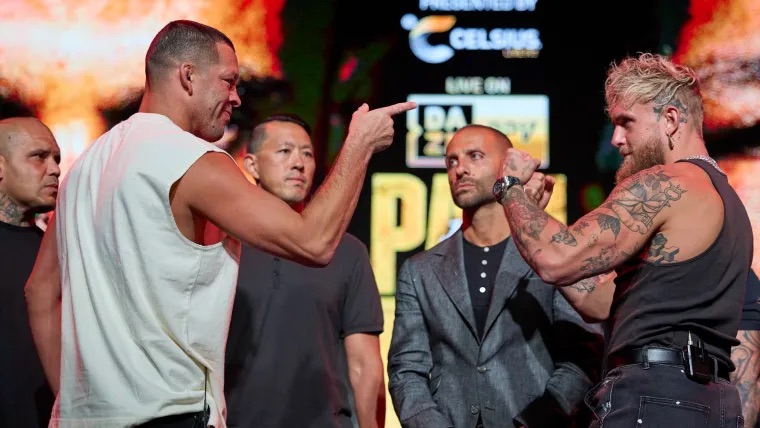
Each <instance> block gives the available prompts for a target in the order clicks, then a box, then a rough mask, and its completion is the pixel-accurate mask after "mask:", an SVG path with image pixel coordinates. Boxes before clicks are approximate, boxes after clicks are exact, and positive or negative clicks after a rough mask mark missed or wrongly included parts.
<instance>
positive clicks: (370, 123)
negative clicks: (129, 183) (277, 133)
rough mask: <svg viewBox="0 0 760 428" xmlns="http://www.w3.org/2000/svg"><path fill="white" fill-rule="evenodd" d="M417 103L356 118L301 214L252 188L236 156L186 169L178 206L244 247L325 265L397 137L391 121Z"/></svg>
mask: <svg viewBox="0 0 760 428" xmlns="http://www.w3.org/2000/svg"><path fill="white" fill-rule="evenodd" d="M414 106H415V104H414V103H409V102H407V103H399V104H395V105H392V106H388V107H383V108H379V109H375V110H372V111H367V109H364V108H360V109H359V110H358V111H357V112H356V113H354V117H353V119H352V121H351V124H350V126H349V134H348V137H347V139H346V141H345V143H344V144H343V148H342V149H341V151H340V153H339V155H338V157H337V159H336V161H335V164H334V165H333V168H332V170H331V171H330V173H329V174H328V176H327V178H326V179H325V182H324V184H323V185H322V186H320V188H319V189H318V190H317V192H316V194H315V195H314V198H313V199H312V201H311V203H309V205H308V206H307V207H306V209H305V210H304V211H303V212H301V213H297V212H295V211H293V210H292V209H291V208H290V207H289V206H288V205H287V204H286V203H285V202H283V201H281V200H279V199H278V198H277V197H275V196H273V195H271V194H269V193H267V192H266V191H264V190H262V189H260V188H258V187H256V186H254V185H253V184H251V182H249V181H248V180H247V179H246V178H245V176H244V175H243V173H242V171H240V169H239V168H238V166H237V165H236V164H235V163H234V162H233V161H232V159H231V158H230V157H229V156H227V155H225V154H221V153H207V154H205V155H203V156H201V158H200V159H199V160H198V161H196V162H195V163H194V164H193V165H192V166H191V167H190V168H189V169H188V171H187V173H185V175H184V176H183V177H182V178H181V179H180V180H179V181H178V183H177V184H176V187H175V192H174V201H177V200H179V201H182V203H181V204H180V205H181V206H187V207H189V209H190V210H191V211H193V212H194V213H198V214H200V216H202V217H204V218H206V219H208V220H209V221H211V222H212V223H213V224H214V225H216V226H217V227H218V228H220V229H221V230H223V231H225V232H226V233H228V234H230V235H232V236H234V237H235V238H237V239H239V240H240V241H242V242H244V243H246V244H249V245H252V246H255V247H258V248H260V249H262V250H264V251H267V252H269V253H272V254H275V255H279V256H282V257H285V258H288V259H291V260H294V261H296V262H299V263H302V264H307V265H320V266H323V265H325V264H327V263H329V261H330V260H331V259H332V256H333V254H334V253H335V249H336V248H337V246H338V243H339V242H340V239H341V237H342V235H343V233H344V232H345V230H346V227H348V223H349V221H350V219H351V216H352V215H353V213H354V209H355V208H356V203H357V201H358V199H359V193H360V191H361V188H362V184H363V183H364V176H365V174H366V171H367V164H368V163H369V159H370V157H371V156H372V153H373V151H374V150H375V149H380V148H382V146H384V145H385V146H387V144H390V141H391V140H392V138H393V120H392V119H391V116H393V115H395V114H398V113H402V112H404V111H407V110H410V109H411V108H414ZM363 107H366V106H363Z"/></svg>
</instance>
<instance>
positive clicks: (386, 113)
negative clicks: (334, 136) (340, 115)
mask: <svg viewBox="0 0 760 428" xmlns="http://www.w3.org/2000/svg"><path fill="white" fill-rule="evenodd" d="M413 108H417V103H414V102H410V101H408V102H403V103H398V104H393V105H390V106H387V107H380V108H376V109H374V110H370V109H369V106H368V105H367V104H366V103H365V104H362V105H361V106H360V107H359V108H358V109H357V110H356V111H355V112H354V114H353V115H352V116H351V123H350V124H349V125H348V137H349V138H348V140H353V139H356V140H357V141H362V142H364V143H365V144H368V145H370V146H371V147H372V151H373V152H374V153H377V152H380V151H382V150H385V149H386V148H388V146H390V145H391V143H392V142H393V119H392V117H393V116H395V115H397V114H399V113H403V112H406V111H409V110H411V109H413Z"/></svg>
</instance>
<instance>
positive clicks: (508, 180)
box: [493, 175, 522, 202]
mask: <svg viewBox="0 0 760 428" xmlns="http://www.w3.org/2000/svg"><path fill="white" fill-rule="evenodd" d="M512 186H522V181H520V179H519V178H517V177H513V176H511V175H505V176H504V177H501V178H500V179H498V180H496V183H494V184H493V196H494V198H496V200H497V201H499V202H501V199H502V198H503V197H504V194H505V193H507V190H509V188H510V187H512Z"/></svg>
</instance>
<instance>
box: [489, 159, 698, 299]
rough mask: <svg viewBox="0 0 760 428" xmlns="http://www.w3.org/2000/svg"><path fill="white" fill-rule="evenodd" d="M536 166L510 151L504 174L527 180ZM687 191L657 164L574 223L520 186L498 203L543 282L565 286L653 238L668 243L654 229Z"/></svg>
mask: <svg viewBox="0 0 760 428" xmlns="http://www.w3.org/2000/svg"><path fill="white" fill-rule="evenodd" d="M535 165H537V163H536V162H535V161H534V160H532V159H530V157H529V156H525V154H523V153H522V152H520V151H518V150H515V149H509V150H508V151H507V155H506V159H505V161H504V163H503V165H502V172H503V173H504V175H513V176H515V177H518V178H520V179H521V180H522V181H523V182H527V181H528V179H529V178H530V176H531V174H532V173H533V171H534V169H535ZM685 192H686V189H685V187H684V183H683V180H681V179H679V177H677V176H675V174H673V173H672V172H669V171H668V170H667V168H666V167H662V166H657V167H653V168H650V169H647V170H644V171H641V172H639V173H637V174H634V175H633V176H631V177H629V178H627V179H626V180H624V181H623V182H622V183H620V184H619V185H618V186H617V187H615V189H614V190H613V191H612V193H611V194H610V196H609V198H608V199H607V200H606V201H605V202H604V204H602V205H601V206H600V207H599V208H597V209H595V210H594V211H592V212H590V213H589V214H587V215H585V216H583V217H582V218H581V219H579V220H578V221H577V222H576V223H575V224H574V225H572V226H571V227H568V226H565V225H564V224H562V223H561V222H559V221H558V220H556V219H555V218H553V217H551V216H550V215H549V214H547V213H546V212H544V211H543V210H542V209H541V208H540V207H539V206H538V205H537V204H536V202H535V201H534V200H532V199H531V198H529V197H528V196H527V195H526V194H525V191H524V189H523V188H522V186H514V187H512V188H510V189H509V190H508V191H507V192H506V194H505V195H504V197H503V198H502V200H501V201H500V202H501V204H502V205H503V206H504V211H505V212H506V215H507V219H508V221H509V225H510V228H511V230H512V236H513V238H514V240H515V243H516V245H517V247H518V249H519V250H520V253H521V254H522V255H523V258H525V260H526V261H527V262H528V264H529V265H530V266H531V267H532V268H533V269H534V270H535V271H536V272H537V273H538V274H539V275H540V276H541V278H543V279H544V281H546V282H548V283H551V284H555V285H560V286H564V285H570V284H573V283H576V282H578V281H580V280H582V279H585V278H588V277H592V276H595V275H598V274H601V273H605V272H609V271H610V270H613V269H614V268H616V267H618V266H619V265H620V264H621V263H623V262H624V261H625V260H627V259H628V258H629V257H630V256H631V255H633V254H636V253H638V252H639V251H641V250H642V249H643V248H644V245H645V244H646V243H647V241H649V240H650V239H652V238H653V237H654V242H655V243H656V242H658V241H663V247H664V241H666V238H665V237H664V236H662V235H660V236H657V237H655V233H656V232H657V231H658V230H659V228H660V226H661V225H662V224H663V222H664V219H665V218H666V217H667V216H668V213H669V210H671V209H672V205H673V204H674V203H677V201H678V200H679V199H681V195H682V194H683V193H685ZM652 256H654V255H652Z"/></svg>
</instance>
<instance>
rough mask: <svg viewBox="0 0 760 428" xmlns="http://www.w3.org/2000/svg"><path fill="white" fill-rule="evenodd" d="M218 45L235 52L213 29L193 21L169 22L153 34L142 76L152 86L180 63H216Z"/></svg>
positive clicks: (221, 35) (227, 38) (220, 34)
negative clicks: (168, 69) (168, 70)
mask: <svg viewBox="0 0 760 428" xmlns="http://www.w3.org/2000/svg"><path fill="white" fill-rule="evenodd" d="M217 43H223V44H226V45H227V46H229V47H231V48H232V50H233V51H234V50H235V45H234V44H232V40H230V39H229V37H227V36H225V35H224V33H222V32H221V31H219V30H217V29H216V28H213V27H209V26H208V25H204V24H201V23H198V22H195V21H188V20H179V21H172V22H170V23H168V24H166V26H164V28H162V29H161V31H159V32H158V34H156V37H154V38H153V41H152V42H151V43H150V47H148V53H147V54H146V55H145V76H146V77H147V78H148V82H149V83H150V82H155V81H156V79H158V78H159V77H160V75H161V73H162V72H163V71H165V70H166V68H168V67H170V66H175V65H177V64H179V63H181V62H183V61H188V60H189V61H195V62H198V63H206V64H210V63H215V62H216V61H219V50H218V49H217V46H216V45H217Z"/></svg>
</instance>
